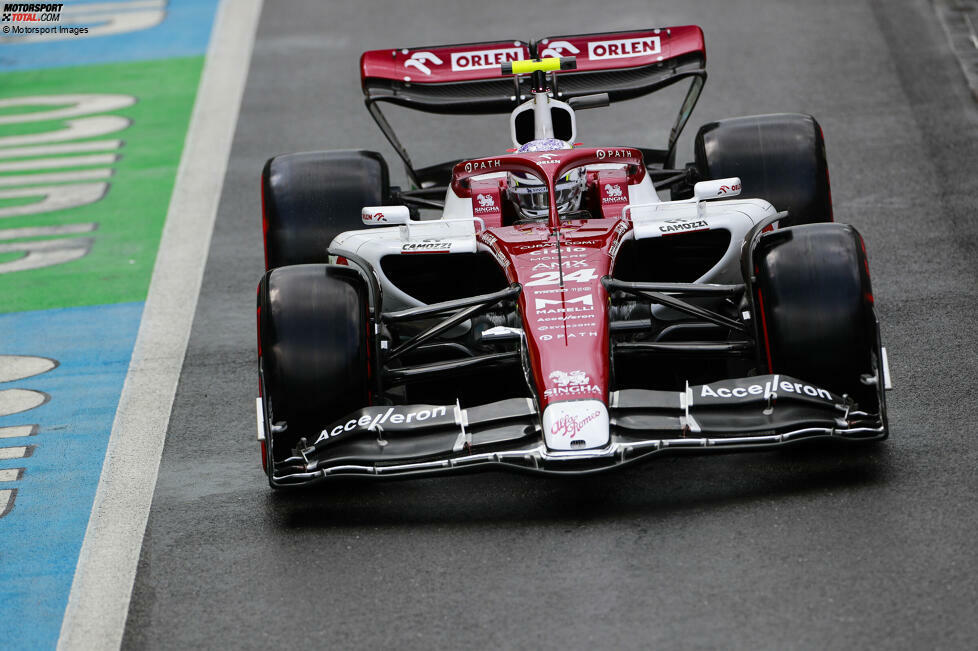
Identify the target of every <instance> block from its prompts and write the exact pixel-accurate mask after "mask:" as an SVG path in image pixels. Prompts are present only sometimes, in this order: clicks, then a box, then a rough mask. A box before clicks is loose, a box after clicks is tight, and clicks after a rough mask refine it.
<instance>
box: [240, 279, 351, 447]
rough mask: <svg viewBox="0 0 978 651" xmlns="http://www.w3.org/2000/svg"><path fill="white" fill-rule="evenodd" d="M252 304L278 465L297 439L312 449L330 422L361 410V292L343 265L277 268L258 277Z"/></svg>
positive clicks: (267, 410)
mask: <svg viewBox="0 0 978 651" xmlns="http://www.w3.org/2000/svg"><path fill="white" fill-rule="evenodd" d="M258 305H259V318H258V338H259V342H260V351H259V360H260V365H259V368H260V372H261V377H262V386H263V391H264V397H265V408H266V414H267V416H268V419H269V422H271V423H273V424H279V425H280V424H282V423H284V424H286V429H285V431H284V432H281V433H279V434H275V435H274V440H270V441H269V443H270V447H271V450H270V453H271V454H270V456H271V457H272V458H273V459H274V460H276V461H278V460H281V459H283V458H286V457H288V456H291V454H292V449H293V448H294V447H295V445H296V443H297V442H298V440H299V439H300V438H301V437H306V439H307V441H308V442H309V443H310V444H311V443H312V442H313V441H314V440H315V438H316V436H318V434H319V432H320V431H321V430H322V429H323V428H324V427H326V426H327V425H328V424H330V423H331V422H332V421H334V420H336V419H338V418H340V417H342V416H344V415H346V414H348V413H349V412H351V411H355V410H356V409H359V408H360V407H363V406H365V405H367V404H368V402H369V385H368V379H369V373H368V363H369V357H368V325H369V316H368V293H367V286H366V283H365V281H364V280H363V277H362V276H361V275H360V274H359V273H358V272H357V271H356V270H355V269H352V268H350V267H344V266H340V265H322V264H309V265H297V266H291V267H282V268H280V269H274V270H272V271H270V272H268V273H266V274H265V276H264V277H263V278H262V280H261V284H260V285H259V286H258ZM268 438H269V439H271V438H272V433H271V432H268Z"/></svg>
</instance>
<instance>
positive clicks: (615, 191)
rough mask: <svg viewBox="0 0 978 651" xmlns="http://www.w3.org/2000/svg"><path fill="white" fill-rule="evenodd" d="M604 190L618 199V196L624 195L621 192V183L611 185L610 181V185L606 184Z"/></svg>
mask: <svg viewBox="0 0 978 651" xmlns="http://www.w3.org/2000/svg"><path fill="white" fill-rule="evenodd" d="M604 192H605V194H607V195H608V196H609V197H613V198H616V199H617V198H618V197H621V196H623V195H622V193H621V186H620V185H618V184H615V185H611V184H610V183H609V184H608V185H606V186H604Z"/></svg>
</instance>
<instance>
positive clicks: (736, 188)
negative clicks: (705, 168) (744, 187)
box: [693, 176, 740, 201]
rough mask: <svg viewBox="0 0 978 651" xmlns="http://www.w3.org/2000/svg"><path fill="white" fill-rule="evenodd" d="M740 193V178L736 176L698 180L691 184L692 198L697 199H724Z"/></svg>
mask: <svg viewBox="0 0 978 651" xmlns="http://www.w3.org/2000/svg"><path fill="white" fill-rule="evenodd" d="M738 194H740V179H739V178H737V177H736V176H733V177H730V178H728V179H716V180H715V181H700V182H699V183H697V184H695V185H694V186H693V198H695V199H696V200H697V201H703V200H704V199H726V198H727V197H736V196H737V195H738Z"/></svg>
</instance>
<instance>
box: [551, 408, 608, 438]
mask: <svg viewBox="0 0 978 651" xmlns="http://www.w3.org/2000/svg"><path fill="white" fill-rule="evenodd" d="M600 417H601V412H600V411H598V410H597V409H595V410H593V411H591V412H588V413H587V414H583V415H580V416H578V415H575V414H564V415H563V416H561V417H560V418H558V419H557V420H555V421H554V422H553V425H551V426H550V434H551V435H552V436H558V437H567V438H570V439H572V438H574V437H575V436H577V434H578V432H580V431H581V430H583V429H584V427H585V426H587V424H588V423H590V422H592V421H595V420H597V419H598V418H600Z"/></svg>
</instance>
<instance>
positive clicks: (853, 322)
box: [752, 224, 878, 409]
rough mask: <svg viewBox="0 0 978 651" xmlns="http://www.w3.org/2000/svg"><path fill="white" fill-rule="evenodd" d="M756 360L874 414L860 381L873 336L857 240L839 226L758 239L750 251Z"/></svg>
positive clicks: (871, 397) (871, 360)
mask: <svg viewBox="0 0 978 651" xmlns="http://www.w3.org/2000/svg"><path fill="white" fill-rule="evenodd" d="M752 256H753V265H752V268H753V269H754V273H755V277H756V280H755V281H754V283H753V293H754V319H755V323H756V324H757V327H758V330H759V333H758V334H759V339H760V342H759V346H760V347H761V348H762V350H761V356H762V360H763V361H765V362H766V363H767V364H768V367H769V369H770V371H771V372H772V373H783V374H785V375H790V376H792V377H796V378H798V379H799V380H805V381H807V382H812V383H814V384H817V385H820V386H823V387H825V388H827V389H829V390H831V391H834V392H835V393H838V394H840V395H841V394H849V395H850V396H852V397H853V398H854V399H855V400H856V401H857V402H858V403H859V404H860V406H862V407H863V408H869V409H872V408H874V407H876V406H877V405H876V403H877V398H876V388H875V387H874V386H871V385H865V384H863V383H862V382H861V380H860V378H861V376H862V375H864V374H872V373H874V372H875V367H876V366H877V364H878V363H877V361H876V350H877V345H878V333H877V328H878V326H877V323H876V316H875V313H874V311H873V294H872V287H871V286H870V280H869V267H868V265H867V262H866V252H865V248H864V246H863V241H862V238H861V237H860V235H859V233H858V232H857V231H856V229H855V228H853V227H852V226H849V225H845V224H809V225H805V226H795V227H792V228H786V229H780V230H777V231H773V232H771V233H766V234H764V235H763V236H761V238H760V240H759V241H758V244H757V246H756V247H755V249H754V251H753V252H752Z"/></svg>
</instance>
